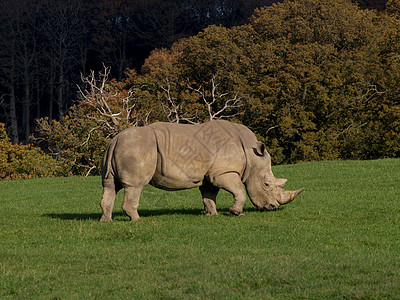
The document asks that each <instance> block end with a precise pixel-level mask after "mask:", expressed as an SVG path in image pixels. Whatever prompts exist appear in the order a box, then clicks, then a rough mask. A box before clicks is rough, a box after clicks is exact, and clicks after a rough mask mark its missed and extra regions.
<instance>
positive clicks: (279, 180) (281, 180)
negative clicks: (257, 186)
mask: <svg viewBox="0 0 400 300" xmlns="http://www.w3.org/2000/svg"><path fill="white" fill-rule="evenodd" d="M286 181H287V179H285V178H277V179H276V185H277V186H280V187H283V186H284V185H285V183H286Z"/></svg>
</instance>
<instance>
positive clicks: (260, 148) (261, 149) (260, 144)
mask: <svg viewBox="0 0 400 300" xmlns="http://www.w3.org/2000/svg"><path fill="white" fill-rule="evenodd" d="M254 150H255V152H256V154H257V155H259V156H264V151H265V145H264V143H263V142H260V141H257V147H256V148H255V149H254Z"/></svg>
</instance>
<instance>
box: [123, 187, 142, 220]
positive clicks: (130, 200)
mask: <svg viewBox="0 0 400 300" xmlns="http://www.w3.org/2000/svg"><path fill="white" fill-rule="evenodd" d="M142 189H143V187H125V189H124V192H125V195H124V201H123V203H122V209H123V210H124V211H125V212H126V214H127V215H128V216H129V217H130V218H131V221H132V222H135V221H141V220H142V219H141V218H140V217H139V214H138V211H137V209H138V206H139V198H140V193H141V192H142Z"/></svg>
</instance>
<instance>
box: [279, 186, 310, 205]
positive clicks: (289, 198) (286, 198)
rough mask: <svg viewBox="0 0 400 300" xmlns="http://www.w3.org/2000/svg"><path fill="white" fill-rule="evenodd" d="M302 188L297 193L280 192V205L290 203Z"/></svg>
mask: <svg viewBox="0 0 400 300" xmlns="http://www.w3.org/2000/svg"><path fill="white" fill-rule="evenodd" d="M303 190H304V188H301V189H299V190H297V191H283V192H282V199H281V201H279V204H280V205H284V204H288V203H289V202H292V201H293V200H294V199H295V198H296V197H297V196H298V195H299V194H300V193H301V192H302V191H303Z"/></svg>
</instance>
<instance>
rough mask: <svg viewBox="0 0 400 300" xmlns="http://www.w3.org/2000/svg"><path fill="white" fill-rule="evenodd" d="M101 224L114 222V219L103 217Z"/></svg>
mask: <svg viewBox="0 0 400 300" xmlns="http://www.w3.org/2000/svg"><path fill="white" fill-rule="evenodd" d="M100 222H112V219H111V218H109V217H106V216H105V215H102V216H101V218H100Z"/></svg>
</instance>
